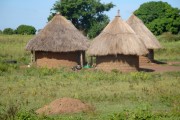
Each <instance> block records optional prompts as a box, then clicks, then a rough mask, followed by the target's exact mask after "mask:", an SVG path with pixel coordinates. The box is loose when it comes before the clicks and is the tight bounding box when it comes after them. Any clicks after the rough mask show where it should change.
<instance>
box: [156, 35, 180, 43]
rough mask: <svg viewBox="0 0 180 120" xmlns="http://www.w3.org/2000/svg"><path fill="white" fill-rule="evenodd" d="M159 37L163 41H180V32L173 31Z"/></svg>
mask: <svg viewBox="0 0 180 120" xmlns="http://www.w3.org/2000/svg"><path fill="white" fill-rule="evenodd" d="M158 39H159V41H161V42H176V41H180V34H178V35H173V34H171V33H164V34H162V35H161V36H159V38H158Z"/></svg>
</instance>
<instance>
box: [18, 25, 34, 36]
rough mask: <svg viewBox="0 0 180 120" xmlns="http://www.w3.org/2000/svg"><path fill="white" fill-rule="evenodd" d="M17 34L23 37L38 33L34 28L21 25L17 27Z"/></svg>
mask: <svg viewBox="0 0 180 120" xmlns="http://www.w3.org/2000/svg"><path fill="white" fill-rule="evenodd" d="M16 33H17V34H21V35H34V34H35V33H36V29H35V28H34V27H33V26H29V25H20V26H18V27H17V29H16Z"/></svg>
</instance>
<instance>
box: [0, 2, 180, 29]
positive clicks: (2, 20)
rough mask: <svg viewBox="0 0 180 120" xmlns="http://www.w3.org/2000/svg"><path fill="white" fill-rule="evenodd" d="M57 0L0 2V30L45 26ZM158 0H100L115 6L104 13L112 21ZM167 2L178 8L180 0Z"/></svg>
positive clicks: (127, 15) (125, 18)
mask: <svg viewBox="0 0 180 120" xmlns="http://www.w3.org/2000/svg"><path fill="white" fill-rule="evenodd" d="M56 1H57V0H0V30H3V29H4V28H13V29H16V28H17V27H18V26H19V25H22V24H25V25H31V26H34V27H35V28H36V29H37V30H38V29H42V28H43V27H44V26H45V25H46V24H47V18H48V16H49V15H50V9H51V8H52V7H53V5H54V3H55V2H56ZM149 1H159V0H101V2H102V3H109V2H112V3H113V4H114V5H116V6H115V7H114V8H113V9H111V10H110V11H108V12H105V14H107V15H108V16H109V18H110V20H112V19H113V18H114V16H116V15H117V10H118V9H119V10H120V15H121V17H122V19H124V20H127V19H128V17H130V15H131V14H132V13H133V11H135V10H137V9H138V8H139V7H140V5H141V4H143V3H145V2H149ZM161 1H163V2H168V3H169V4H170V5H171V6H172V7H176V8H180V0H161Z"/></svg>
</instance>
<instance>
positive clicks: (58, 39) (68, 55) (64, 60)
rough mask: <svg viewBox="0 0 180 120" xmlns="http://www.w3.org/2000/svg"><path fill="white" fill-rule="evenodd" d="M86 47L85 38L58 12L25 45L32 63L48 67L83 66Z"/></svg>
mask: <svg viewBox="0 0 180 120" xmlns="http://www.w3.org/2000/svg"><path fill="white" fill-rule="evenodd" d="M87 49H88V42H87V38H86V37H85V36H83V34H82V33H81V32H80V31H78V30H77V29H76V28H75V26H74V25H73V24H72V23H71V22H70V21H68V20H67V19H66V18H65V17H63V16H61V15H60V14H56V15H55V16H54V17H53V19H52V20H51V21H50V22H49V23H48V24H47V25H46V26H45V28H44V29H42V30H41V31H40V32H39V33H38V34H37V35H36V36H35V37H34V38H33V39H31V40H30V41H29V43H28V44H27V45H26V50H29V51H31V53H32V63H33V64H35V65H36V66H39V67H48V68H57V67H72V66H76V65H78V64H79V65H81V66H83V63H84V61H85V50H87Z"/></svg>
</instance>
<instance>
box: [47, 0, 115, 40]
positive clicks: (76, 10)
mask: <svg viewBox="0 0 180 120" xmlns="http://www.w3.org/2000/svg"><path fill="white" fill-rule="evenodd" d="M113 7H114V5H113V4H112V3H107V4H102V3H101V2H100V0H58V1H56V3H55V4H54V6H53V8H52V9H51V15H50V16H49V18H48V20H51V19H52V17H53V16H54V15H55V13H56V12H60V13H61V14H62V15H63V16H65V17H66V18H67V19H68V20H70V21H71V22H72V23H73V24H74V25H75V26H76V27H77V28H78V29H79V30H80V31H83V33H84V34H85V35H88V36H89V37H90V38H93V37H95V36H96V35H97V34H98V33H100V31H101V30H102V29H103V28H104V27H105V26H106V25H107V23H108V22H109V18H108V16H107V15H105V14H104V11H109V10H110V9H111V8H113Z"/></svg>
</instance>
